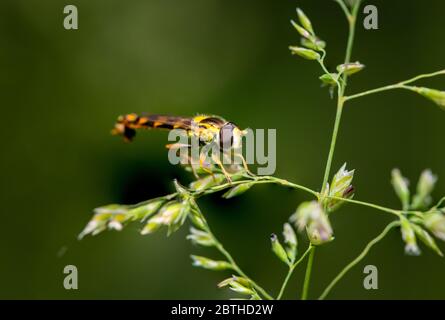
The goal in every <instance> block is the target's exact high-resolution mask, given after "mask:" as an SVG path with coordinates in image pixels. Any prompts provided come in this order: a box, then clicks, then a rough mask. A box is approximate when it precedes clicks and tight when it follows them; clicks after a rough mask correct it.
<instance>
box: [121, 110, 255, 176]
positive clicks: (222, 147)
mask: <svg viewBox="0 0 445 320" xmlns="http://www.w3.org/2000/svg"><path fill="white" fill-rule="evenodd" d="M151 128H152V129H167V130H174V129H181V130H183V131H184V134H185V135H187V136H188V137H194V138H196V139H197V140H198V141H199V146H200V147H201V150H204V151H200V153H199V167H200V168H202V169H203V170H204V171H206V172H208V173H210V174H212V172H213V171H212V165H216V166H218V167H219V168H220V169H221V171H222V173H223V174H224V175H225V177H226V178H227V180H228V181H229V182H231V178H230V174H229V173H228V171H227V170H229V171H235V172H236V171H239V170H241V167H240V166H239V165H238V163H239V162H238V163H235V164H234V163H232V162H230V161H224V164H223V163H222V161H221V155H222V158H223V160H227V159H232V155H233V156H234V159H236V158H238V159H239V160H241V164H242V165H243V168H244V170H245V171H246V172H247V173H248V174H251V173H250V171H249V169H248V166H247V163H246V161H245V159H244V157H243V155H242V153H241V147H242V138H243V136H245V135H246V134H247V130H241V129H239V128H238V126H237V125H235V124H234V123H232V122H228V121H226V120H225V119H223V118H221V117H219V116H215V115H197V116H195V117H190V118H187V117H179V116H168V115H159V114H141V115H138V114H135V113H130V114H126V115H123V116H119V117H118V119H117V122H116V124H115V126H114V129H113V130H112V133H113V134H114V135H121V136H123V137H124V140H125V141H127V142H130V141H132V140H133V138H134V136H135V135H136V130H138V129H151ZM210 145H213V146H216V147H217V148H218V149H219V151H220V152H219V153H217V154H215V153H214V152H212V154H211V156H210V157H209V156H208V151H209V148H208V147H209V146H210ZM166 147H167V148H168V149H174V150H181V149H183V148H187V149H190V148H191V147H192V144H189V143H187V144H183V143H174V144H168V145H167V146H166ZM209 159H210V162H209V161H208V160H209ZM187 161H188V163H189V164H190V165H191V169H192V171H193V173H194V175H195V177H197V178H199V176H198V174H197V171H196V167H195V165H194V163H193V161H192V159H191V158H190V157H189V158H188V159H187ZM227 163H230V164H231V166H230V168H227V167H226V166H225V164H227Z"/></svg>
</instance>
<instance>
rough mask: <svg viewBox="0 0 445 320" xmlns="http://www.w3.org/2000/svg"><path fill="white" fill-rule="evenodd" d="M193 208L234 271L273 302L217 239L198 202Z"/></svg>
mask: <svg viewBox="0 0 445 320" xmlns="http://www.w3.org/2000/svg"><path fill="white" fill-rule="evenodd" d="M193 207H194V208H195V209H196V212H197V213H198V214H199V215H200V218H201V219H202V221H203V222H204V224H205V231H206V232H207V233H208V234H209V235H210V237H212V240H213V241H214V242H215V247H216V249H217V250H218V251H219V252H221V254H222V255H223V256H224V257H225V258H226V259H227V261H228V262H229V263H230V264H231V265H232V268H233V270H234V271H236V272H237V273H238V274H239V275H240V276H242V277H244V278H246V279H248V280H249V281H250V283H252V286H253V287H254V288H255V289H256V290H257V291H258V292H259V293H261V294H262V295H263V296H264V297H265V298H266V299H268V300H273V297H272V296H271V295H270V294H268V293H267V292H266V290H264V289H263V288H262V287H261V286H260V285H258V284H257V283H256V282H255V281H253V280H252V279H251V278H249V277H248V276H247V275H246V274H245V273H244V271H243V270H241V268H240V267H239V266H238V264H237V263H236V262H235V259H233V257H232V255H231V254H230V253H229V252H228V251H227V250H226V249H225V248H224V246H223V245H222V243H221V242H219V240H218V239H217V238H216V237H215V235H214V234H213V232H212V231H211V230H210V227H209V224H208V223H207V220H206V218H205V217H204V215H203V214H202V212H201V210H200V209H199V206H198V205H197V203H196V202H194V203H193Z"/></svg>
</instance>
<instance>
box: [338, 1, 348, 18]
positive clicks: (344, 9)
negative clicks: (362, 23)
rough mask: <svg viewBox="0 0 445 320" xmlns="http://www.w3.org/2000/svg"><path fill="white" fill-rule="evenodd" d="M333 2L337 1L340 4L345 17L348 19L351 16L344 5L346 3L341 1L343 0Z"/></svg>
mask: <svg viewBox="0 0 445 320" xmlns="http://www.w3.org/2000/svg"><path fill="white" fill-rule="evenodd" d="M335 2H337V3H338V4H339V5H340V7H341V8H342V10H343V12H344V13H345V16H346V18H347V19H348V21H349V19H350V17H351V12H349V8H348V7H347V6H346V4H345V3H344V2H343V0H335Z"/></svg>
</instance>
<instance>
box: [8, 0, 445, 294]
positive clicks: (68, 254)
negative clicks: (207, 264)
mask: <svg viewBox="0 0 445 320" xmlns="http://www.w3.org/2000/svg"><path fill="white" fill-rule="evenodd" d="M369 3H372V4H374V5H376V6H377V7H378V9H379V18H380V20H379V24H380V25H379V26H380V29H379V30H376V31H367V30H364V29H363V27H362V25H361V24H359V29H358V34H357V41H356V47H355V50H354V54H353V59H354V60H359V61H360V62H362V63H365V64H366V66H367V69H366V70H365V71H363V72H362V73H361V74H359V75H357V76H354V78H353V81H351V83H350V84H351V85H350V87H349V89H348V90H349V92H358V91H361V90H364V89H367V88H372V87H376V86H380V85H383V84H389V83H393V82H396V81H398V80H403V79H406V78H409V77H411V76H414V75H416V74H419V73H425V72H431V71H436V70H439V69H443V67H444V65H443V63H444V59H443V57H444V56H445V55H444V54H445V42H443V41H442V40H443V31H444V27H445V21H444V19H443V12H444V11H445V2H444V1H439V0H426V1H420V0H412V1H411V0H410V1H402V0H399V1H383V0H373V1H369ZM66 4H75V5H77V7H78V9H79V30H77V31H67V30H65V29H64V28H63V24H62V23H63V18H64V15H63V7H64V6H65V5H66ZM296 6H301V7H302V8H303V9H304V10H305V12H306V13H307V14H308V15H309V16H310V17H311V19H312V22H313V24H314V26H315V28H316V30H317V33H318V34H319V35H320V36H321V37H322V38H323V39H324V40H326V41H327V43H328V61H327V64H328V65H329V67H330V68H331V69H334V68H335V66H336V65H337V63H338V62H340V61H341V60H342V57H343V54H344V46H345V42H346V23H345V20H344V17H343V14H342V12H341V11H340V9H339V8H338V6H337V5H336V4H335V3H334V2H333V1H331V0H329V1H328V0H317V1H315V0H312V1H309V0H300V1H288V0H286V1H285V0H281V1H272V0H261V1H260V0H243V1H227V0H226V1H222V0H191V1H181V0H149V1H147V0H146V1H143V0H133V1H117V0H109V1H106V2H105V1H91V0H89V1H86V0H84V1H80V0H79V1H75V0H71V1H68V2H67V1H55V0H54V1H37V0H27V1H25V0H2V1H1V2H0V26H1V27H0V39H1V49H0V68H1V73H0V81H1V82H0V83H1V89H0V95H1V101H2V119H3V125H2V126H1V127H0V130H1V136H2V147H1V148H2V157H1V158H0V163H1V168H2V173H1V180H0V181H1V193H0V197H1V204H2V205H1V211H0V212H1V225H2V230H1V232H0V298H12V299H17V298H29V299H42V298H63V299H79V298H88V299H89V298H124V299H127V298H137V299H166V298H173V299H180V298H191V299H204V298H208V299H216V298H223V299H226V298H228V297H231V296H233V295H232V294H230V293H228V292H227V291H226V290H218V289H217V288H216V283H217V282H219V281H220V280H222V279H223V278H224V277H225V276H226V275H224V274H223V273H214V272H210V271H205V270H200V269H196V268H193V267H192V266H191V264H190V258H189V254H190V253H195V254H201V255H208V256H211V257H215V258H219V256H218V255H217V254H216V253H215V252H213V251H212V250H210V251H207V250H202V249H200V248H197V247H193V246H192V245H191V244H190V243H189V242H188V241H186V240H185V236H186V231H187V230H186V229H187V228H182V229H181V230H180V231H179V232H177V233H175V234H174V235H172V236H171V237H169V238H166V236H165V234H164V233H163V232H160V233H157V234H154V235H151V236H140V235H139V233H138V230H139V228H140V226H139V225H138V224H134V225H131V226H129V227H127V228H125V230H124V231H122V232H106V233H103V234H101V235H100V236H97V237H87V238H85V239H84V240H82V241H80V242H79V241H77V240H76V236H77V234H78V233H79V232H80V231H81V229H82V228H83V227H84V225H85V224H86V222H87V221H88V219H89V218H90V216H91V213H92V208H94V207H97V206H100V205H104V204H108V203H116V202H118V203H134V202H137V201H141V200H145V199H148V198H152V197H155V196H158V195H163V194H166V193H168V192H169V191H171V190H172V183H171V181H172V179H173V178H175V177H179V178H180V179H181V180H182V181H186V179H189V178H190V177H189V176H186V175H184V174H183V172H182V170H181V168H178V167H174V166H171V165H170V164H169V163H168V161H167V153H166V150H165V148H164V144H165V143H166V140H167V136H166V134H165V132H155V131H152V132H146V133H143V134H140V135H139V136H138V137H137V139H136V142H135V143H133V144H124V143H123V142H122V141H121V140H120V139H118V138H116V137H113V136H111V135H110V134H109V132H110V129H111V127H112V125H113V123H114V120H115V119H116V117H117V116H118V115H119V114H123V113H128V112H141V111H149V112H153V113H167V114H180V115H194V114H196V113H215V114H219V115H221V116H224V117H225V118H227V119H230V120H232V121H234V122H236V123H237V124H239V125H240V126H241V127H251V128H276V129H277V150H278V151H277V172H276V175H277V176H280V177H283V178H287V179H289V180H292V181H295V182H298V183H301V184H305V185H308V186H310V187H313V188H318V187H319V185H320V183H321V180H322V175H323V170H324V166H325V160H326V157H327V152H328V146H329V141H330V135H331V130H332V125H333V119H334V114H335V108H334V101H332V100H330V98H329V95H328V93H327V90H326V89H321V88H320V84H319V80H318V76H319V75H320V70H319V68H318V67H317V65H316V64H315V63H311V62H308V61H304V60H302V59H298V58H295V57H293V56H291V55H290V53H289V51H288V49H287V47H288V45H290V44H297V43H298V36H297V33H296V31H295V30H293V28H292V27H291V26H290V23H289V20H290V19H291V18H295V16H296V14H295V8H296ZM362 17H363V15H362ZM423 84H425V85H428V86H432V87H436V88H439V89H444V88H445V85H444V79H443V78H441V79H440V78H438V79H433V80H428V81H424V82H423ZM444 121H445V113H444V112H443V111H441V110H440V109H439V108H437V107H436V106H435V105H433V104H432V103H430V102H429V101H427V100H425V99H423V98H421V97H418V96H414V95H412V94H410V93H408V92H392V93H387V94H381V95H375V96H372V97H368V98H364V99H363V100H361V101H359V100H357V101H355V102H353V103H351V104H349V105H348V106H347V108H346V110H345V113H344V119H343V123H342V128H341V131H340V136H339V142H338V148H337V150H336V155H335V159H334V160H335V161H334V168H333V169H334V170H335V169H337V168H338V167H340V166H341V164H343V162H345V161H347V162H348V167H350V168H355V169H356V177H355V186H356V189H357V192H356V198H357V199H361V200H366V201H371V202H376V203H379V204H382V205H386V206H390V207H397V206H398V205H399V204H398V200H397V198H396V196H395V195H394V194H393V192H392V188H391V185H390V183H389V176H390V170H391V169H392V168H394V167H400V168H401V169H402V171H403V173H404V174H405V175H406V176H407V177H409V178H410V179H411V181H413V182H415V181H416V180H417V177H418V175H419V173H420V172H421V170H422V169H424V168H431V169H432V170H433V171H434V172H435V173H437V174H438V175H439V176H440V178H441V179H440V180H439V182H438V186H437V189H436V191H435V196H436V198H438V197H439V196H442V195H444V194H445V166H444V156H445V149H444V142H443V137H444V131H443V128H444ZM413 184H414V183H413ZM306 199H308V196H307V195H306V194H303V193H300V192H294V191H290V190H286V189H282V188H280V187H276V186H258V187H256V188H254V189H253V190H251V191H250V192H249V193H247V194H246V195H245V196H243V197H240V198H236V199H233V200H230V201H227V200H224V201H223V200H221V199H220V198H219V196H213V197H210V198H206V199H203V200H201V201H200V203H201V205H202V207H203V210H204V211H205V213H206V215H207V216H208V220H209V222H210V224H211V225H212V226H213V229H214V231H215V233H216V235H217V236H219V238H220V239H221V240H222V241H223V242H224V244H225V245H226V247H227V248H228V249H229V251H231V252H232V253H233V255H234V256H235V257H236V259H237V260H238V261H239V264H240V265H241V266H242V267H243V268H244V269H245V270H246V271H247V272H248V273H249V274H250V275H252V277H253V278H254V279H256V280H257V281H258V282H259V283H260V284H262V285H263V286H264V287H266V288H268V289H269V290H270V291H271V292H273V293H277V291H278V289H279V286H280V284H281V282H282V280H283V278H284V276H285V273H286V269H285V267H284V266H283V265H282V264H281V263H280V262H279V261H278V260H277V259H276V258H275V257H274V256H273V254H272V253H271V252H270V243H269V234H270V233H271V232H277V233H278V232H281V228H282V223H283V222H284V221H286V220H287V218H288V217H289V215H290V214H291V213H292V212H293V211H294V210H295V208H296V206H297V205H298V204H299V203H300V202H301V201H304V200H306ZM390 219H391V217H389V216H387V215H385V214H382V213H380V212H376V211H373V210H370V209H366V208H362V207H356V206H347V207H345V208H344V209H343V210H341V211H339V212H338V213H336V214H335V216H333V218H332V223H333V226H334V229H335V235H336V241H334V242H333V243H331V244H329V245H326V246H325V247H323V248H321V249H319V250H318V252H317V255H316V257H315V268H314V274H313V284H312V287H311V297H314V298H315V297H316V296H318V294H319V293H320V292H321V290H322V289H323V288H324V287H325V286H326V285H327V284H328V282H329V281H330V280H331V279H332V278H333V277H334V276H335V275H336V274H337V273H338V271H339V270H340V269H341V268H342V267H343V266H345V265H346V263H347V262H349V261H350V260H351V259H352V258H353V257H355V256H356V255H357V254H358V253H359V251H360V250H361V249H362V248H363V246H364V245H365V244H366V243H367V242H368V241H369V240H370V239H371V238H372V237H374V236H375V235H376V234H377V233H379V232H380V230H381V229H382V228H383V227H384V225H385V224H386V223H387V222H388V221H390ZM441 245H442V244H441ZM443 247H444V246H443V245H442V248H443ZM301 250H303V244H302V246H301ZM423 251H424V252H423V255H422V256H421V257H407V256H405V255H404V254H403V243H402V241H401V239H400V234H399V232H393V233H392V234H391V235H390V236H389V237H388V238H386V239H385V241H383V242H382V243H381V244H379V245H378V246H377V247H376V248H375V249H373V250H372V252H371V253H370V254H369V256H368V257H367V258H366V259H365V260H364V261H363V263H360V265H359V266H358V267H357V268H355V269H354V270H353V271H352V272H351V273H350V274H348V275H347V276H346V277H345V278H344V281H342V282H341V283H340V284H339V285H338V287H337V288H336V289H335V290H334V291H333V293H332V295H331V296H330V297H331V298H336V299H347V298H352V299H390V298H391V299H411V298H435V299H443V298H445V289H444V288H445V276H444V267H445V260H443V259H440V258H438V257H436V256H434V254H432V253H431V252H430V251H428V250H426V249H425V248H424V250H423ZM67 264H74V265H76V266H77V267H78V269H79V290H77V291H67V290H64V289H63V285H62V283H63V278H64V274H63V268H64V266H65V265H67ZM367 264H374V265H376V266H377V267H378V270H379V289H378V290H371V291H367V290H365V289H363V286H362V281H363V277H364V275H363V273H362V271H363V267H364V266H365V265H367ZM302 271H303V270H299V271H298V272H297V273H296V274H295V276H294V277H293V279H292V281H291V283H290V286H289V289H288V290H287V293H286V298H296V297H297V296H298V295H299V293H300V292H301V287H302Z"/></svg>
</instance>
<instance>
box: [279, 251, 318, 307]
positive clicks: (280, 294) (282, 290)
mask: <svg viewBox="0 0 445 320" xmlns="http://www.w3.org/2000/svg"><path fill="white" fill-rule="evenodd" d="M311 250H312V246H311V245H309V247H308V248H307V249H306V251H305V252H304V253H303V255H302V256H301V257H300V259H298V261H297V262H295V263H294V264H292V265H291V266H290V267H289V272H288V273H287V275H286V278H285V279H284V281H283V284H282V285H281V289H280V293H279V294H278V296H277V300H280V299H281V297H282V296H283V293H284V290H285V289H286V286H287V283H288V282H289V280H290V278H291V276H292V274H293V273H294V270H295V268H296V267H297V266H298V265H299V264H300V263H301V262H302V261H303V260H304V258H306V256H307V255H308V254H309V253H310V251H311Z"/></svg>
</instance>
